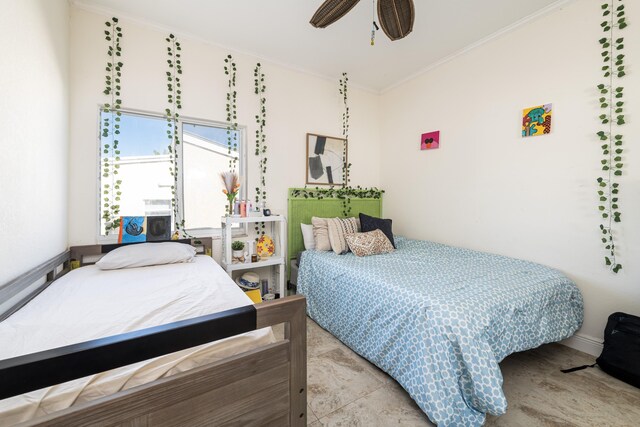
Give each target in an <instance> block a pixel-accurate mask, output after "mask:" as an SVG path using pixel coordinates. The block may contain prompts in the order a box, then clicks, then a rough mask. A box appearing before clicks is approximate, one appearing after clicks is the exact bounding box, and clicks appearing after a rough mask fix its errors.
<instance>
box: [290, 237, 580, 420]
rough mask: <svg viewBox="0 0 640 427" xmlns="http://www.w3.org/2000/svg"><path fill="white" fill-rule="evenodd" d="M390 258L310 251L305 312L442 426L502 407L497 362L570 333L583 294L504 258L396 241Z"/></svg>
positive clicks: (303, 275)
mask: <svg viewBox="0 0 640 427" xmlns="http://www.w3.org/2000/svg"><path fill="white" fill-rule="evenodd" d="M396 243H397V246H398V249H397V251H395V252H394V253H391V254H385V255H376V256H369V257H363V258H358V257H356V256H355V255H353V254H352V253H348V254H346V255H337V254H335V253H333V252H317V251H306V252H303V253H302V256H301V260H300V272H299V277H298V291H299V292H300V293H302V294H303V295H305V296H306V298H307V307H308V314H309V316H310V317H311V318H312V319H314V320H315V321H316V322H317V323H318V324H320V326H322V327H323V328H325V329H327V330H328V331H329V332H331V333H332V334H333V335H335V336H336V337H337V338H338V339H340V340H341V341H342V342H343V343H345V344H346V345H348V346H349V347H351V348H352V349H353V350H354V351H356V352H357V353H359V354H360V355H362V356H363V357H365V358H367V359H368V360H370V361H371V362H373V363H375V364H376V365H377V366H378V367H380V368H381V369H383V370H384V371H386V372H387V373H388V374H389V375H391V376H392V377H393V378H395V379H396V380H397V381H398V382H399V383H400V384H401V385H402V386H403V387H404V388H405V389H406V390H407V392H409V394H410V395H411V397H412V398H413V399H414V400H415V401H416V402H417V404H418V405H419V406H420V408H422V410H423V411H424V412H425V413H426V414H427V415H428V416H429V418H430V419H431V420H432V421H433V422H435V423H436V424H438V425H440V426H480V425H482V424H483V423H484V419H485V414H486V413H489V414H493V415H501V414H504V413H505V411H506V409H507V401H506V399H505V396H504V394H503V392H502V373H501V372H500V367H499V365H498V363H499V362H500V361H501V360H502V359H504V358H505V357H506V356H508V355H509V354H511V353H515V352H518V351H523V350H528V349H531V348H535V347H538V346H540V345H541V344H544V343H549V342H554V341H559V340H562V339H564V338H567V337H570V336H571V335H572V334H573V333H574V332H575V331H576V330H577V329H578V328H579V327H580V326H581V324H582V319H583V304H582V295H581V294H580V291H579V290H578V288H577V287H576V285H575V284H574V283H573V282H572V281H571V280H569V279H568V278H567V277H565V276H564V275H563V274H562V273H560V272H558V271H557V270H554V269H552V268H549V267H545V266H542V265H539V264H535V263H532V262H528V261H522V260H517V259H513V258H508V257H504V256H498V255H491V254H487V253H482V252H477V251H472V250H468V249H461V248H455V247H451V246H446V245H442V244H438V243H433V242H428V241H419V240H409V239H404V238H401V237H399V238H397V241H396Z"/></svg>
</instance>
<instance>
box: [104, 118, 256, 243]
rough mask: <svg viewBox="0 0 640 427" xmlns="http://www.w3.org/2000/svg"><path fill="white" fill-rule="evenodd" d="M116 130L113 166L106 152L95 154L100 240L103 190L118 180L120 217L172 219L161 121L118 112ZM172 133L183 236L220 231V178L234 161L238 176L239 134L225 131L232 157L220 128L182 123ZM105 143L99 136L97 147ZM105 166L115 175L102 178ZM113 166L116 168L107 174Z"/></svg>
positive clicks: (241, 167) (170, 179) (222, 207)
mask: <svg viewBox="0 0 640 427" xmlns="http://www.w3.org/2000/svg"><path fill="white" fill-rule="evenodd" d="M105 114H109V113H104V112H102V113H101V123H102V121H103V119H104V117H103V116H104V115H105ZM119 124H120V134H119V135H118V137H119V138H118V140H119V145H118V150H119V160H116V157H109V156H111V155H112V153H111V152H110V151H109V150H107V151H108V152H107V153H105V152H104V150H100V152H101V157H100V177H101V178H100V195H101V196H102V197H101V198H100V200H101V203H100V206H101V207H102V208H101V210H100V221H101V222H100V225H101V227H100V229H101V235H102V236H104V235H105V234H106V233H105V220H104V219H103V215H102V214H103V210H104V209H105V206H104V203H103V198H104V197H105V195H104V194H103V193H104V190H105V184H106V185H109V186H111V187H108V188H113V185H114V184H115V182H116V180H121V184H120V190H119V191H120V193H121V194H119V197H120V200H119V201H118V202H117V203H118V204H119V205H120V213H119V215H120V216H156V215H160V216H162V215H173V209H172V207H171V200H172V189H171V186H172V185H173V177H172V176H171V172H170V168H171V157H170V155H169V147H168V143H169V142H170V140H169V139H168V138H167V121H166V119H165V118H164V117H163V116H160V115H152V114H141V113H134V112H129V111H126V112H125V111H123V112H122V116H121V120H120V122H119ZM178 132H180V133H181V136H182V138H181V141H182V143H181V144H179V146H178V147H177V151H176V153H177V155H178V189H177V196H178V210H179V215H180V216H181V217H182V218H184V220H185V227H186V228H187V230H192V232H193V231H194V230H198V232H203V231H204V233H206V232H207V230H209V231H212V230H213V229H217V228H220V217H222V216H224V214H225V208H226V198H225V197H224V195H223V194H222V186H221V184H220V177H219V175H220V172H223V171H225V170H229V161H230V160H236V161H237V164H236V169H237V170H238V171H239V172H238V173H239V174H240V176H243V170H244V161H243V157H242V152H243V131H242V130H238V131H231V133H230V135H231V137H232V138H233V137H235V138H237V141H238V151H232V152H231V155H229V150H228V146H227V129H226V125H225V124H215V123H213V122H203V121H196V120H188V119H183V121H182V122H181V123H180V126H179V129H178ZM109 139H110V138H109ZM105 142H106V143H107V144H108V143H109V141H107V140H105V139H104V136H101V141H100V143H101V147H104V143H105ZM105 160H106V162H107V163H108V165H109V166H110V167H111V169H112V170H115V171H117V175H113V174H108V175H107V176H103V166H104V162H105ZM115 165H118V166H119V167H118V168H117V169H113V167H114V166H115ZM242 189H244V183H243V187H242ZM172 223H173V218H172ZM112 233H113V232H112Z"/></svg>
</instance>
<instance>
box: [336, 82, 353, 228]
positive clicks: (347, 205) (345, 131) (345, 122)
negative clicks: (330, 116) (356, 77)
mask: <svg viewBox="0 0 640 427" xmlns="http://www.w3.org/2000/svg"><path fill="white" fill-rule="evenodd" d="M348 90H349V76H348V75H347V73H342V78H341V79H340V82H339V89H338V92H339V93H340V95H342V106H343V108H344V110H343V112H342V138H344V140H345V144H344V149H343V151H342V158H343V159H344V166H343V167H342V182H343V183H344V188H345V189H349V188H350V186H349V183H350V182H351V178H350V176H349V169H351V163H349V162H348V161H347V147H348V146H349V118H350V114H349V97H348ZM347 194H348V193H347ZM342 208H343V214H344V216H348V215H349V213H350V212H351V200H350V197H349V196H347V197H344V198H343V199H342Z"/></svg>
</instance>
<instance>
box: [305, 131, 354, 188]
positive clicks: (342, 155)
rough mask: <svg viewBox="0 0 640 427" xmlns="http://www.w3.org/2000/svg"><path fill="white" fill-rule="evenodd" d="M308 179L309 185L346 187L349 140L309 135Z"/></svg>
mask: <svg viewBox="0 0 640 427" xmlns="http://www.w3.org/2000/svg"><path fill="white" fill-rule="evenodd" d="M306 161H307V168H306V170H307V177H306V181H305V182H306V183H307V184H309V185H341V186H343V185H344V167H345V165H346V164H347V140H346V139H342V138H334V137H332V136H325V135H316V134H313V133H308V134H307V158H306Z"/></svg>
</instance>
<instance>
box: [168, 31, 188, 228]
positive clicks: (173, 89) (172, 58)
mask: <svg viewBox="0 0 640 427" xmlns="http://www.w3.org/2000/svg"><path fill="white" fill-rule="evenodd" d="M165 40H166V41H167V56H168V58H167V65H168V71H167V72H166V75H167V102H168V103H169V107H168V108H166V109H165V110H164V111H165V117H166V118H167V139H168V140H169V144H168V146H167V149H168V151H169V159H170V162H171V165H170V166H169V171H170V172H171V176H172V177H173V183H172V184H171V208H172V209H173V218H174V225H175V231H176V232H182V234H183V235H184V236H189V234H188V233H187V232H186V230H185V225H184V219H181V218H180V212H179V209H178V206H179V203H178V202H179V201H178V149H177V148H178V145H180V133H179V131H178V125H179V123H180V114H179V113H178V110H181V109H182V89H181V85H180V75H182V61H181V60H180V56H181V54H180V52H181V51H182V48H181V47H180V42H178V40H177V39H176V37H175V36H174V35H173V34H169V37H167V38H166V39H165Z"/></svg>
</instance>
